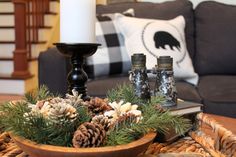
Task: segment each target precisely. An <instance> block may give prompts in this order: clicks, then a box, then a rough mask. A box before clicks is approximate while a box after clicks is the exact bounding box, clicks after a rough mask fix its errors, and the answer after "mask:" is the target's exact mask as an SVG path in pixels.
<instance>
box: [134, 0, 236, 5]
mask: <svg viewBox="0 0 236 157" xmlns="http://www.w3.org/2000/svg"><path fill="white" fill-rule="evenodd" d="M138 1H143V2H144V1H145V2H165V1H173V0H138ZM190 1H192V3H193V6H194V7H196V6H197V4H198V3H200V2H202V1H207V0H190ZM212 1H218V2H221V3H225V4H233V5H236V0H212Z"/></svg>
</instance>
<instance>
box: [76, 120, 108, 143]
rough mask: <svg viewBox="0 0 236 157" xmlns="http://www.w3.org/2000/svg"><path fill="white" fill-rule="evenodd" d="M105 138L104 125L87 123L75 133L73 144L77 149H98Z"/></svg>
mask: <svg viewBox="0 0 236 157" xmlns="http://www.w3.org/2000/svg"><path fill="white" fill-rule="evenodd" d="M105 138H106V131H105V130H104V128H103V126H102V125H100V124H96V123H89V122H85V123H83V124H81V125H80V126H79V128H78V129H77V130H76V131H75V133H74V136H73V139H72V143H73V146H74V147H75V148H86V147H98V146H100V145H101V144H103V142H104V140H105Z"/></svg>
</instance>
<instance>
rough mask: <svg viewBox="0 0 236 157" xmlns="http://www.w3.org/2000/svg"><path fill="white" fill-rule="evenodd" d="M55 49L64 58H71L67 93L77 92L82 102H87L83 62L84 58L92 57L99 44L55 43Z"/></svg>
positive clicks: (85, 75)
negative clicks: (80, 95)
mask: <svg viewBox="0 0 236 157" xmlns="http://www.w3.org/2000/svg"><path fill="white" fill-rule="evenodd" d="M54 45H56V47H57V49H58V50H59V51H60V52H61V53H62V54H63V55H65V56H69V57H70V58H71V65H72V69H71V71H70V72H69V74H68V76H67V81H68V93H72V90H73V89H74V90H76V91H78V93H79V94H82V99H83V100H89V99H90V98H89V96H88V95H87V86H86V82H87V80H88V76H87V74H86V72H85V71H84V69H83V65H84V60H85V58H86V57H89V56H92V55H93V54H94V53H95V52H96V51H97V48H98V46H100V45H101V44H96V43H74V44H68V43H55V44H54Z"/></svg>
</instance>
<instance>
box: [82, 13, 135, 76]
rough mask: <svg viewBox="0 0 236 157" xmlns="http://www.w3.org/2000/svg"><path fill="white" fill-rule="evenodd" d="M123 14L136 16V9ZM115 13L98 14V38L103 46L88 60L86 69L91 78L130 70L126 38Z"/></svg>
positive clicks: (124, 72)
mask: <svg viewBox="0 0 236 157" xmlns="http://www.w3.org/2000/svg"><path fill="white" fill-rule="evenodd" d="M123 14H124V15H126V16H134V10H133V9H129V10H127V11H125V12H124V13H123ZM114 15H115V14H102V15H97V21H96V40H97V43H100V44H101V45H102V46H100V47H98V50H97V52H96V53H95V54H94V55H93V56H91V57H89V58H88V59H87V61H86V65H85V70H86V72H87V74H88V77H89V78H97V77H102V76H109V75H114V74H128V71H129V70H130V67H131V64H130V59H129V56H128V53H127V51H126V48H125V44H124V38H123V36H122V34H121V33H120V32H119V31H118V29H117V28H116V26H115V25H114Z"/></svg>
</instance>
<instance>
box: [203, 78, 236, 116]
mask: <svg viewBox="0 0 236 157" xmlns="http://www.w3.org/2000/svg"><path fill="white" fill-rule="evenodd" d="M198 91H199V94H200V96H201V97H202V99H203V102H204V104H205V105H204V109H203V110H204V112H207V113H213V114H219V115H223V116H230V117H235V118H236V76H220V75H212V76H204V77H201V78H200V82H199V88H198Z"/></svg>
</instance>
